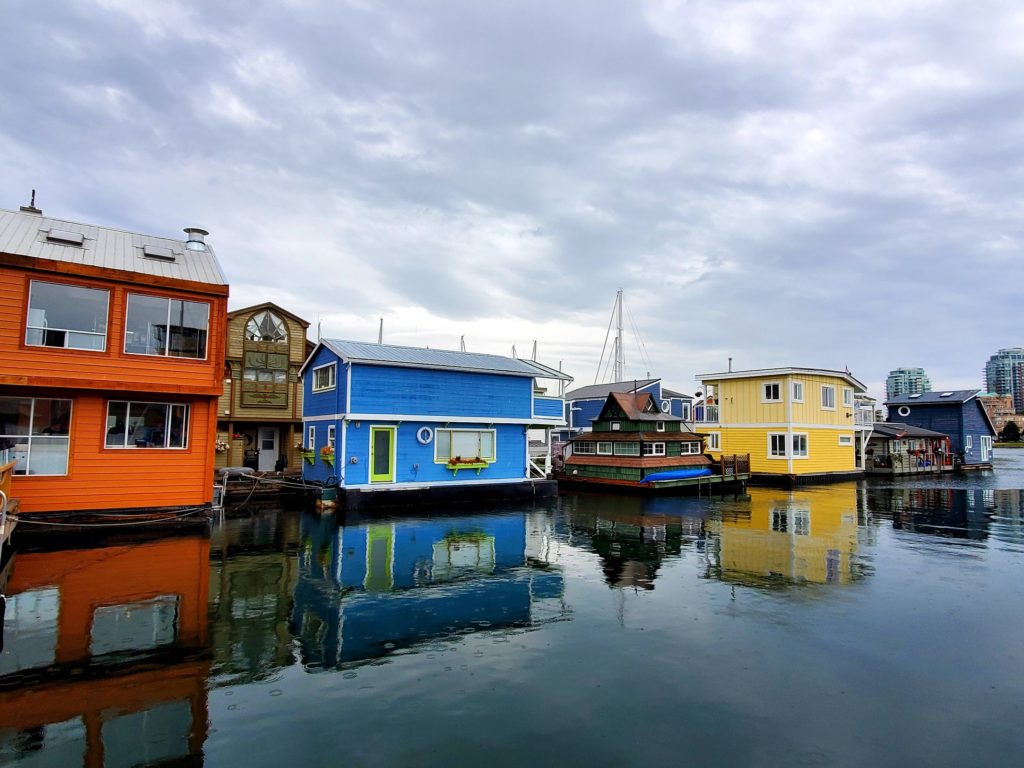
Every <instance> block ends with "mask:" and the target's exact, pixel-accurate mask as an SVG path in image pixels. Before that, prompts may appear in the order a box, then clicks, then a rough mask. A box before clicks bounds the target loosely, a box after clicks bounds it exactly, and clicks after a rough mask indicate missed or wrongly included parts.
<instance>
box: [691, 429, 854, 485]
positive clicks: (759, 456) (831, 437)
mask: <svg viewBox="0 0 1024 768" xmlns="http://www.w3.org/2000/svg"><path fill="white" fill-rule="evenodd" d="M715 431H718V432H720V433H721V450H718V451H708V453H710V454H711V455H713V456H714V457H715V458H716V459H717V458H720V457H721V456H722V454H733V453H737V454H744V453H749V454H750V471H751V472H754V473H756V474H771V475H788V474H793V475H816V474H825V473H829V472H854V471H856V469H857V466H856V455H855V453H854V447H853V445H852V444H851V445H839V436H840V435H847V436H849V437H851V438H852V437H853V430H852V429H850V431H849V432H847V431H844V430H839V429H815V428H810V429H798V428H794V429H793V432H794V433H798V434H806V435H807V458H794V459H793V469H792V471H790V469H789V465H788V462H787V461H786V459H785V458H768V433H769V432H785V431H786V429H785V427H780V428H775V427H728V426H722V427H721V429H719V430H715Z"/></svg>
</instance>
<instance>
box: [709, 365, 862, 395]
mask: <svg viewBox="0 0 1024 768" xmlns="http://www.w3.org/2000/svg"><path fill="white" fill-rule="evenodd" d="M800 375H803V376H835V377H837V378H840V379H845V380H846V381H848V382H849V383H850V384H852V385H853V389H854V391H855V392H866V391H867V387H865V386H864V384H863V383H861V382H860V381H858V380H857V379H855V378H854V377H853V375H852V374H850V373H849V371H831V370H829V369H827V368H758V369H754V370H749V371H726V372H724V373H699V374H697V375H696V376H695V377H694V378H695V379H696V380H697V381H699V382H701V383H703V382H706V381H711V382H713V381H725V380H728V379H759V378H763V377H766V376H800Z"/></svg>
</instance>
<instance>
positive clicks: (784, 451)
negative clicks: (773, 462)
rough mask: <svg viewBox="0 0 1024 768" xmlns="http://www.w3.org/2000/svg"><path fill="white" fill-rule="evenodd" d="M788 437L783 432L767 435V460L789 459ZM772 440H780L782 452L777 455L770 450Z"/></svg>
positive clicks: (776, 452)
mask: <svg viewBox="0 0 1024 768" xmlns="http://www.w3.org/2000/svg"><path fill="white" fill-rule="evenodd" d="M787 437H788V435H787V434H786V433H785V432H769V433H768V458H769V459H787V458H789V440H788V439H787ZM772 438H780V439H781V440H780V441H781V444H782V452H781V453H779V452H778V451H775V450H774V449H773V448H772Z"/></svg>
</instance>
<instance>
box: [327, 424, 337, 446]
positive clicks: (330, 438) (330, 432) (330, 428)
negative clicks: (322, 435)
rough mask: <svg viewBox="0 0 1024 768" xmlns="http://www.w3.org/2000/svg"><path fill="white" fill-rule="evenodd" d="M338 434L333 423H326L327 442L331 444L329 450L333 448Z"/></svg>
mask: <svg viewBox="0 0 1024 768" xmlns="http://www.w3.org/2000/svg"><path fill="white" fill-rule="evenodd" d="M337 434H338V428H337V426H335V425H334V424H328V425H327V444H328V445H329V446H331V450H334V443H335V439H336V436H337Z"/></svg>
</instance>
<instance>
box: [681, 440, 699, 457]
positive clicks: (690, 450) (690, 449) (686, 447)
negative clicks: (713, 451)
mask: <svg viewBox="0 0 1024 768" xmlns="http://www.w3.org/2000/svg"><path fill="white" fill-rule="evenodd" d="M700 453H701V447H700V443H697V442H686V443H680V444H679V455H680V456H693V455H699V454H700Z"/></svg>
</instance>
